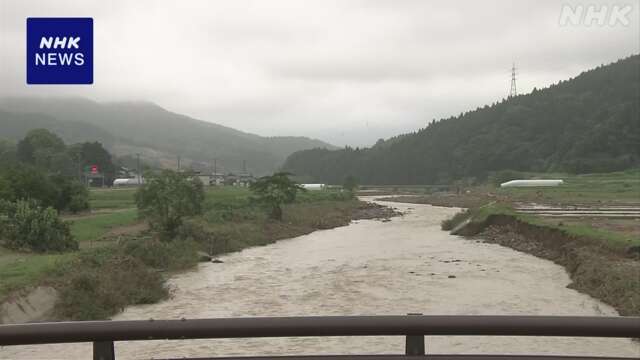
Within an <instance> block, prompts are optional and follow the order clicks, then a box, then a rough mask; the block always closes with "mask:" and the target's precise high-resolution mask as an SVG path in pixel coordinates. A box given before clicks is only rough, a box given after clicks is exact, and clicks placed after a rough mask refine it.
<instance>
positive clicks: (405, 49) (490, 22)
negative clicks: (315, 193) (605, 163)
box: [0, 0, 640, 145]
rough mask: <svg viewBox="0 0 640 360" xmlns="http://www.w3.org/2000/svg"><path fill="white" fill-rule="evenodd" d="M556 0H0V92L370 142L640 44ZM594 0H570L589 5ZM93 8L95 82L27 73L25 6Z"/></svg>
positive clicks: (73, 12) (631, 34)
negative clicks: (47, 80) (564, 21)
mask: <svg viewBox="0 0 640 360" xmlns="http://www.w3.org/2000/svg"><path fill="white" fill-rule="evenodd" d="M565 3H566V2H560V1H532V0H530V1H507V0H504V1H497V0H496V1H489V2H484V1H483V2H478V1H471V0H468V1H451V2H446V3H445V2H439V1H438V2H436V1H392V0H389V1H319V0H318V1H205V0H202V1H178V0H169V1H126V0H116V1H82V2H77V1H55V2H42V1H35V0H28V1H24V0H20V1H18V0H15V1H12V0H5V1H2V2H1V3H0V32H1V35H2V36H0V62H1V63H2V66H1V67H0V96H2V95H29V96H30V95H33V96H42V95H46V96H54V95H55V96H58V95H76V96H77V95H79V96H85V97H89V98H92V99H95V100H99V101H112V100H129V99H133V100H148V101H153V102H156V103H158V104H159V105H161V106H163V107H165V108H167V109H169V110H173V111H176V112H180V113H185V114H187V115H191V116H194V117H197V118H200V119H203V120H207V121H212V122H216V123H220V124H224V125H227V126H231V127H235V128H238V129H241V130H245V131H251V132H256V133H259V134H263V135H279V134H282V135H306V136H311V137H320V138H322V139H324V140H327V141H330V142H333V143H336V144H338V145H344V144H351V145H365V144H371V143H373V142H375V140H376V139H377V138H379V137H389V136H393V135H396V134H398V133H401V132H405V131H413V130H415V129H417V128H419V127H422V126H424V124H425V123H426V122H427V121H430V120H431V119H433V118H436V119H439V118H441V117H446V116H449V115H454V114H458V113H460V112H461V111H466V110H470V109H473V108H475V107H477V106H481V105H484V104H485V103H492V102H495V101H497V100H500V99H501V98H503V97H504V96H505V95H506V93H507V91H508V88H509V68H510V66H511V63H512V61H515V62H516V63H517V66H518V67H519V73H520V74H519V80H518V86H519V89H520V90H521V91H523V92H527V91H530V90H531V89H532V88H533V87H538V88H540V87H544V86H548V85H549V84H551V83H554V82H557V81H558V80H560V79H565V78H568V77H572V76H575V75H577V74H579V73H580V72H581V71H583V70H586V69H588V68H591V67H595V66H598V65H600V64H603V63H608V62H611V61H615V60H617V59H618V58H621V57H625V56H628V55H631V54H633V53H638V52H639V51H640V48H639V47H640V38H639V35H638V34H639V31H640V30H639V27H638V22H639V21H638V18H639V17H638V11H639V9H638V7H639V6H638V3H637V1H631V0H628V1H604V2H597V4H600V5H614V4H615V5H625V4H628V5H631V6H633V11H632V14H631V15H630V24H629V25H628V26H621V25H618V26H586V25H580V26H561V25H560V24H559V17H560V11H561V7H562V5H563V4H565ZM593 3H594V2H592V1H590V2H581V1H573V2H569V4H574V5H575V4H584V5H589V4H593ZM28 16H91V17H93V18H94V38H95V39H94V42H95V83H94V85H92V86H27V85H25V70H24V69H25V44H24V39H25V18H26V17H28Z"/></svg>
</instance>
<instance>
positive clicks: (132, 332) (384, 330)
mask: <svg viewBox="0 0 640 360" xmlns="http://www.w3.org/2000/svg"><path fill="white" fill-rule="evenodd" d="M432 335H450V336H460V335H464V336H558V337H564V336H568V337H616V338H640V317H574V316H431V315H428V316H425V315H417V314H416V315H406V316H322V317H256V318H222V319H189V320H186V319H182V320H135V321H80V322H56V323H32V324H15V325H0V346H10V345H27V344H50V343H78V342H92V343H93V358H94V359H96V360H113V359H115V354H116V352H115V351H114V342H117V341H138V340H140V341H142V340H184V339H219V338H257V337H322V336H404V337H405V338H406V347H405V353H404V354H399V355H379V356H378V355H369V356H358V358H360V359H386V358H389V357H391V358H395V357H409V358H414V357H417V358H422V357H425V356H426V357H427V358H429V359H448V360H458V359H482V360H492V359H503V360H504V359H540V360H542V359H544V360H548V359H571V360H574V359H613V358H603V357H598V358H589V357H558V356H516V355H508V356H500V355H435V354H429V355H425V336H432ZM427 345H428V344H427ZM639 355H640V354H639ZM353 357H354V356H352V355H351V356H344V355H343V356H341V355H337V356H304V357H300V356H298V357H275V358H278V359H303V358H304V359H346V358H353ZM272 358H274V357H272ZM241 359H267V357H261V358H247V357H242V358H241Z"/></svg>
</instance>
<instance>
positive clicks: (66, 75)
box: [27, 18, 93, 84]
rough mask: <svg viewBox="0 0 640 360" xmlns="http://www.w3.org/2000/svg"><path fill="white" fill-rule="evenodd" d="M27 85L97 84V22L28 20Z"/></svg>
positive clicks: (50, 19)
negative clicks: (94, 63)
mask: <svg viewBox="0 0 640 360" xmlns="http://www.w3.org/2000/svg"><path fill="white" fill-rule="evenodd" d="M27 84H93V19H92V18H27Z"/></svg>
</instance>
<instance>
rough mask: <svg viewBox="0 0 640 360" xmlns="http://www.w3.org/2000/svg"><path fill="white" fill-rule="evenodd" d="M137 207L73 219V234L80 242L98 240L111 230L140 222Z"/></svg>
mask: <svg viewBox="0 0 640 360" xmlns="http://www.w3.org/2000/svg"><path fill="white" fill-rule="evenodd" d="M138 221H139V220H138V211H137V210H136V209H125V210H124V211H117V212H112V213H107V214H98V215H95V216H90V217H84V218H79V219H76V220H72V224H71V234H73V236H74V237H75V238H76V240H78V241H79V242H84V241H93V240H98V239H100V238H101V237H103V236H104V235H106V234H107V233H108V232H109V231H110V230H112V229H114V228H117V227H122V226H127V225H131V224H134V223H136V222H138Z"/></svg>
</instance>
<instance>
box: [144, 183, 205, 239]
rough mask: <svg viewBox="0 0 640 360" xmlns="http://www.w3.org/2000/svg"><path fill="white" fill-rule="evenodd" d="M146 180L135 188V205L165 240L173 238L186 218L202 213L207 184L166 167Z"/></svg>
mask: <svg viewBox="0 0 640 360" xmlns="http://www.w3.org/2000/svg"><path fill="white" fill-rule="evenodd" d="M145 181H146V182H145V184H144V185H142V186H141V187H140V188H139V189H138V191H136V195H135V200H136V205H137V206H138V210H139V213H140V215H141V216H142V217H144V218H145V219H147V220H148V221H149V224H150V225H151V227H152V228H153V229H155V230H157V231H159V232H160V233H161V235H162V238H163V239H166V240H170V239H173V237H174V236H175V234H176V231H177V229H178V227H180V225H182V221H183V219H184V218H185V217H187V216H194V215H198V214H200V213H202V203H203V201H204V187H203V185H202V182H201V181H200V180H199V179H198V178H191V177H189V176H187V175H185V174H183V173H179V172H176V171H172V170H163V171H162V172H160V173H159V174H156V175H150V176H148V177H147V178H146V179H145Z"/></svg>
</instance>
